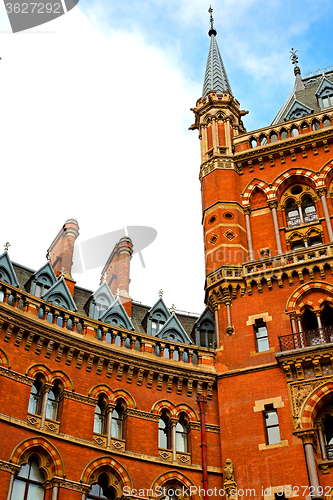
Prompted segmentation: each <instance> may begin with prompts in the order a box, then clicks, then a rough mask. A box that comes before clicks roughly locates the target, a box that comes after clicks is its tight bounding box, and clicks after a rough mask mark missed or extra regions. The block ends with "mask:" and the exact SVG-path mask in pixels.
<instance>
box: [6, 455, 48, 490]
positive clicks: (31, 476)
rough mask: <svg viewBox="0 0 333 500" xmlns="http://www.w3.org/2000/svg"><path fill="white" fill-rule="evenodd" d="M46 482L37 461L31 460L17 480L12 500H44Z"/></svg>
mask: <svg viewBox="0 0 333 500" xmlns="http://www.w3.org/2000/svg"><path fill="white" fill-rule="evenodd" d="M44 481H45V478H44V476H43V474H42V472H41V471H40V469H39V465H38V462H37V460H36V459H35V458H30V459H29V461H28V463H27V465H23V466H22V467H21V470H20V472H19V474H18V476H17V477H16V478H15V481H14V485H13V492H12V497H11V500H44V497H45V489H44V487H43V483H44Z"/></svg>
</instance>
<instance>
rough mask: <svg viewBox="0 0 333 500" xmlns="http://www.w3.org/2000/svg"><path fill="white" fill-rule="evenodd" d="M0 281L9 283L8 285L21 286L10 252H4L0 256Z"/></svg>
mask: <svg viewBox="0 0 333 500" xmlns="http://www.w3.org/2000/svg"><path fill="white" fill-rule="evenodd" d="M0 280H1V281H4V282H5V283H8V285H12V286H17V287H18V286H19V282H18V280H17V277H16V274H15V271H14V268H13V264H12V263H11V260H10V258H9V255H8V252H4V253H3V254H2V255H1V256H0Z"/></svg>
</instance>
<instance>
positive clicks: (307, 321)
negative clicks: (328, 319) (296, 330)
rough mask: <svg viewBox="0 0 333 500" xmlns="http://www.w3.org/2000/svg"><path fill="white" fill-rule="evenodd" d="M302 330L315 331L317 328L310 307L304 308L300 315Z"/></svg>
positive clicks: (315, 319)
mask: <svg viewBox="0 0 333 500" xmlns="http://www.w3.org/2000/svg"><path fill="white" fill-rule="evenodd" d="M302 325H303V330H304V331H307V330H315V329H317V328H318V321H317V317H316V315H315V313H314V312H313V310H312V309H311V308H310V307H308V306H307V307H305V308H304V311H303V314H302Z"/></svg>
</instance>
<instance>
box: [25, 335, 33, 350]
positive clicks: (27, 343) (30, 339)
mask: <svg viewBox="0 0 333 500" xmlns="http://www.w3.org/2000/svg"><path fill="white" fill-rule="evenodd" d="M34 336H35V334H34V333H33V332H30V333H29V335H28V337H27V340H26V343H25V349H26V350H27V351H29V350H30V347H31V344H32V342H33V340H34Z"/></svg>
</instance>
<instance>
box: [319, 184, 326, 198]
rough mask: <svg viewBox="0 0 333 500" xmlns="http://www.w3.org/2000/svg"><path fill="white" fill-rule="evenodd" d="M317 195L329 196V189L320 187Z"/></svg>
mask: <svg viewBox="0 0 333 500" xmlns="http://www.w3.org/2000/svg"><path fill="white" fill-rule="evenodd" d="M317 194H318V196H320V197H322V196H327V189H326V187H325V186H323V187H320V188H318V189H317Z"/></svg>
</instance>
